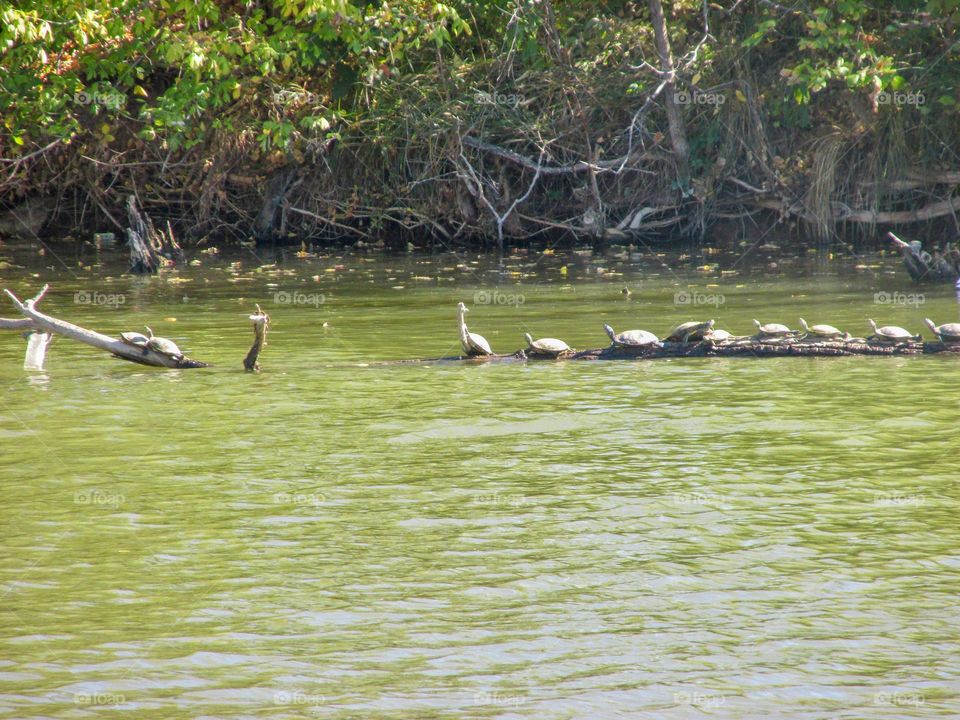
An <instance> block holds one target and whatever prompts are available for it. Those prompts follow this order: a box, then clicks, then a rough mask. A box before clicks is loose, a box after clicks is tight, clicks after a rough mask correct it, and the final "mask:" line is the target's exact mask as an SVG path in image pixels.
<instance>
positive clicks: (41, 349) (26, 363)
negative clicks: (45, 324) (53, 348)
mask: <svg viewBox="0 0 960 720" xmlns="http://www.w3.org/2000/svg"><path fill="white" fill-rule="evenodd" d="M51 342H53V333H48V332H43V331H40V330H35V331H33V332H30V333H27V354H26V355H25V356H24V358H23V369H24V370H43V363H44V361H45V360H46V358H47V348H48V347H50V343H51Z"/></svg>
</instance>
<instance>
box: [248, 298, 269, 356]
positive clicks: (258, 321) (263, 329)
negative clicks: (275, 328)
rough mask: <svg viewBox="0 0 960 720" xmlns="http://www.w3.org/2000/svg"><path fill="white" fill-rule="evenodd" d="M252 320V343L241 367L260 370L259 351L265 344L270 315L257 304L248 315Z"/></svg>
mask: <svg viewBox="0 0 960 720" xmlns="http://www.w3.org/2000/svg"><path fill="white" fill-rule="evenodd" d="M250 320H252V321H253V345H251V346H250V351H249V352H248V353H247V356H246V357H245V358H244V359H243V368H244V370H246V371H247V372H260V363H259V362H258V361H257V360H258V358H259V357H260V351H261V350H262V349H263V348H264V347H266V345H267V330H268V329H269V328H270V316H269V315H267V314H266V313H265V312H264V311H263V310H261V309H260V306H259V305H257V312H256V313H254V314H253V315H251V316H250Z"/></svg>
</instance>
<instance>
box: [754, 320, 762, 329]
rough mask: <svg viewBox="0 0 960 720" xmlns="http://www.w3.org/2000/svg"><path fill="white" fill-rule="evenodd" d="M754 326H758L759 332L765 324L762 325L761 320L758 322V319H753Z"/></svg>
mask: <svg viewBox="0 0 960 720" xmlns="http://www.w3.org/2000/svg"><path fill="white" fill-rule="evenodd" d="M753 324H754V325H756V326H757V330H759V329H760V328H762V327H763V323H761V322H760V321H759V320H757V319H756V318H754V319H753Z"/></svg>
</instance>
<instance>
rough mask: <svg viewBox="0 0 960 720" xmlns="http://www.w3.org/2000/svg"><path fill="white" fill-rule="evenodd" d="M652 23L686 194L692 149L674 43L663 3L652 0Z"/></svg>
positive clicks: (681, 184)
mask: <svg viewBox="0 0 960 720" xmlns="http://www.w3.org/2000/svg"><path fill="white" fill-rule="evenodd" d="M650 20H651V22H652V23H653V32H654V39H655V41H656V45H657V55H659V56H660V71H661V73H662V74H663V79H664V80H666V82H667V86H666V88H665V89H666V93H665V94H666V109H667V123H668V124H669V126H670V142H671V144H672V145H673V155H674V158H675V159H676V163H677V179H678V180H679V181H680V187H681V189H682V190H686V189H687V187H688V186H689V184H690V161H689V157H690V148H689V146H688V145H687V131H686V128H685V127H684V124H683V116H682V115H681V113H680V105H679V103H677V83H676V76H675V74H674V67H673V56H672V55H671V54H670V39H669V38H668V37H667V21H666V20H665V19H664V17H663V5H662V4H661V3H660V0H650Z"/></svg>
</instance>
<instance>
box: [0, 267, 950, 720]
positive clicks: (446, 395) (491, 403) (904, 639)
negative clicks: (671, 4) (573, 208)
mask: <svg viewBox="0 0 960 720" xmlns="http://www.w3.org/2000/svg"><path fill="white" fill-rule="evenodd" d="M235 261H236V263H237V264H233V265H231V263H232V262H235ZM73 264H74V260H73V259H71V260H70V261H69V262H65V263H64V264H63V265H61V264H59V263H56V262H53V261H52V260H50V259H49V258H48V259H47V260H46V261H44V263H43V264H42V265H41V266H39V267H30V266H27V265H24V264H23V263H20V267H17V266H16V265H17V263H14V267H12V268H8V269H5V270H3V271H2V273H3V275H2V281H3V286H5V287H10V288H11V289H13V290H14V291H15V292H17V293H18V294H21V295H29V294H32V293H33V292H35V291H36V290H37V289H38V286H39V285H41V284H42V283H43V282H45V281H50V282H52V289H51V291H50V294H49V296H48V297H47V298H46V299H44V300H43V302H42V304H41V308H42V309H45V310H46V311H47V312H50V313H52V314H56V315H59V316H62V317H64V318H65V319H69V320H72V321H74V322H77V323H79V324H81V325H85V326H89V327H92V328H96V329H98V330H101V331H103V332H107V333H110V334H115V333H117V332H119V331H121V330H139V329H141V328H142V326H143V325H144V324H149V325H151V327H153V329H154V330H155V331H156V332H157V333H158V334H162V335H166V336H169V337H172V338H173V339H174V340H176V341H177V342H178V343H179V344H180V345H181V347H182V348H183V349H184V350H185V351H186V352H187V354H188V355H190V356H192V357H195V358H197V359H201V360H206V361H209V362H212V363H213V364H214V367H212V368H209V369H206V370H189V371H165V370H158V369H153V368H143V367H138V366H135V365H131V364H128V363H124V362H121V361H119V360H115V359H111V358H109V357H107V356H106V355H104V354H103V353H99V352H97V351H95V350H93V349H91V348H88V347H86V346H82V345H78V344H77V343H74V342H71V341H68V340H63V339H60V340H58V341H56V342H55V343H54V345H53V346H52V348H51V350H50V354H49V358H48V363H47V369H46V370H45V371H43V372H37V371H25V370H23V369H21V368H22V362H23V350H24V347H25V344H24V342H23V341H22V339H21V338H20V337H19V335H18V334H17V333H13V332H5V333H2V334H0V387H2V395H0V449H2V455H0V490H2V495H0V497H2V498H3V501H4V512H3V513H2V528H3V530H2V541H3V546H4V547H3V553H2V555H0V597H2V601H0V633H2V639H0V648H2V652H0V713H2V717H9V718H46V717H58V718H59V717H63V718H73V717H76V718H81V717H121V716H122V717H130V718H171V717H193V718H200V717H207V718H225V717H238V718H239V717H245V718H286V717H329V718H366V717H378V718H484V717H504V718H508V717H511V718H618V717H637V718H641V717H642V718H648V717H649V718H687V717H699V716H711V717H731V718H746V717H749V718H754V717H755V718H773V717H792V718H866V717H870V718H873V717H877V718H892V717H897V718H902V717H931V716H940V717H957V716H960V657H958V647H960V613H958V597H960V550H958V545H960V535H958V519H957V518H958V501H960V489H958V484H957V479H958V464H957V452H956V447H957V417H958V410H960V402H958V390H957V388H958V379H960V366H958V364H957V363H958V359H957V358H956V357H938V356H930V357H916V358H904V357H899V358H840V359H809V358H784V359H767V360H754V359H746V358H737V359H686V360H673V361H656V362H626V361H623V362H566V363H549V362H548V363H528V364H524V363H519V362H506V363H489V364H482V363H480V364H478V363H469V364H461V363H426V364H386V363H382V362H380V361H385V360H391V359H413V358H431V357H433V358H436V357H443V356H449V355H452V354H456V353H457V352H458V341H457V336H456V331H455V316H454V306H455V304H456V302H457V301H458V300H461V299H462V300H464V301H466V302H467V303H468V304H469V305H470V306H471V308H472V312H471V313H470V315H469V317H468V319H469V321H470V325H471V329H472V330H474V331H476V332H480V333H482V334H483V335H485V336H486V337H487V338H488V339H489V340H490V342H491V344H492V345H493V347H494V349H496V350H498V351H501V352H508V351H513V350H516V349H518V348H520V347H522V346H523V345H524V343H523V339H522V334H523V332H526V331H529V332H531V333H532V334H533V335H535V336H544V335H549V336H558V337H561V338H563V339H565V340H567V341H568V342H569V343H570V344H571V345H573V346H575V347H577V348H588V347H600V346H602V345H605V344H606V342H607V341H606V337H605V335H604V333H603V330H602V325H603V323H605V322H608V323H610V324H612V325H614V326H615V327H616V328H617V329H618V330H627V329H632V328H646V329H649V330H651V331H654V332H656V333H658V334H664V333H665V332H666V331H667V330H668V329H669V328H670V327H671V326H672V325H673V324H675V323H676V322H679V321H682V320H687V319H691V318H694V317H699V316H715V317H716V318H717V319H718V325H720V326H721V327H726V328H729V329H730V330H732V331H734V332H738V333H747V332H748V331H750V330H751V328H752V323H751V319H752V318H754V317H758V318H760V319H761V320H762V321H764V322H772V321H780V322H786V323H788V324H793V325H795V324H796V323H797V318H798V317H799V316H800V315H803V316H804V317H805V318H806V319H807V320H809V321H810V322H811V323H814V322H830V323H832V324H835V325H838V326H840V327H842V328H844V329H849V330H850V331H851V332H854V333H855V334H863V333H865V332H866V330H867V327H866V319H867V318H868V317H875V318H876V319H877V320H878V321H879V322H880V323H881V324H891V323H893V324H901V325H905V326H907V327H908V328H911V329H912V330H913V331H914V332H921V331H925V328H923V326H922V319H923V317H925V316H931V317H934V318H935V319H937V322H948V321H956V320H957V319H958V318H957V314H958V307H957V301H956V298H955V297H954V296H953V294H952V292H953V291H952V289H951V288H937V287H931V288H921V289H918V288H915V287H913V286H911V285H910V284H909V283H908V281H907V280H906V279H905V278H904V277H903V273H902V271H901V270H900V269H899V268H898V267H897V266H896V263H895V262H891V263H890V264H889V265H886V264H884V263H881V262H878V263H877V264H876V265H875V266H873V267H869V268H860V269H859V270H856V269H854V267H853V264H854V263H852V262H851V263H845V264H839V265H838V266H837V267H834V266H833V265H831V264H829V263H821V264H820V265H816V264H814V265H813V266H811V267H804V268H798V271H799V270H802V272H798V273H797V274H792V273H790V274H786V275H776V276H773V275H768V274H764V272H761V271H756V272H744V273H743V274H740V275H735V276H733V275H732V276H723V277H721V276H720V275H719V274H716V273H713V274H700V273H696V272H693V271H691V272H689V273H682V274H678V275H674V274H673V273H670V272H668V271H666V270H664V269H663V268H662V267H659V266H658V264H657V263H655V262H652V263H650V262H637V263H631V261H630V258H621V259H619V260H618V259H616V258H613V259H610V258H585V257H583V256H574V257H570V258H562V257H559V256H556V257H550V258H548V259H546V260H543V262H541V259H539V258H535V257H520V258H514V259H513V260H511V261H508V262H507V264H506V266H505V267H503V268H497V267H496V265H486V264H484V263H479V262H474V261H473V260H471V259H464V258H462V257H460V258H457V257H453V256H438V257H426V258H422V257H416V256H402V257H395V258H391V257H387V258H373V257H370V258H368V257H363V256H343V257H331V258H305V259H297V258H295V257H292V256H290V257H288V258H286V259H282V260H280V261H279V262H278V264H277V265H276V266H274V267H271V268H267V269H258V268H257V264H256V263H255V262H254V260H253V259H252V258H250V257H247V258H243V257H241V258H236V259H230V258H224V259H220V258H206V257H204V258H203V263H202V264H201V265H200V266H198V267H190V268H187V269H184V270H182V271H179V272H168V273H165V274H164V275H163V276H161V277H160V278H152V279H147V280H139V279H132V278H130V277H128V276H122V275H121V274H120V271H121V270H122V263H115V264H110V263H106V262H105V263H103V264H98V262H97V260H96V258H81V259H80V260H79V264H78V265H77V267H73ZM867 264H869V263H867ZM64 265H66V266H69V267H64ZM458 265H459V266H460V267H459V268H458ZM48 266H49V267H48ZM618 273H623V274H622V275H621V274H618ZM624 284H627V285H629V287H630V288H631V289H632V292H633V295H632V296H631V298H630V299H629V300H627V299H624V297H623V295H622V294H621V293H620V288H621V287H622V286H623V285H624ZM683 292H687V293H689V294H690V295H689V297H691V298H692V300H691V302H714V303H715V304H714V305H697V306H689V305H684V304H683V296H682V295H680V296H678V295H677V293H683ZM75 293H81V294H80V295H79V296H78V295H75ZM83 293H86V295H84V294H83ZM284 293H286V295H284ZM877 293H880V295H877ZM897 293H899V294H900V295H901V296H902V297H900V298H899V300H898V299H897ZM917 293H922V295H920V296H917ZM884 294H886V295H884ZM911 294H912V295H913V298H912V299H911V297H910V295H911ZM711 295H713V296H715V297H714V299H713V301H711V300H710V299H709V296H711ZM110 296H113V297H114V302H113V303H112V304H111V303H110V301H109V298H110ZM120 298H122V302H121V301H120ZM85 299H86V301H87V302H85ZM5 300H6V298H4V301H5ZM484 301H487V302H488V304H483V302H484ZM721 301H722V304H721ZM257 302H259V303H261V304H262V305H263V307H264V309H265V310H266V311H267V312H269V313H270V314H271V316H272V318H273V329H272V331H271V333H270V336H269V341H270V343H269V345H268V347H267V348H266V350H265V352H264V354H263V356H262V364H263V368H264V369H263V372H262V373H261V374H260V375H249V374H245V373H244V372H242V369H241V360H242V358H243V356H244V354H245V352H246V349H247V347H248V346H249V342H250V340H251V337H252V333H251V331H250V326H249V322H248V320H247V318H246V315H247V314H249V313H250V312H251V311H252V310H253V304H254V303H257ZM678 302H679V304H677V303H678ZM6 307H7V308H8V309H7V310H3V311H2V312H0V314H3V315H4V316H8V317H9V316H14V315H15V311H14V310H13V309H12V306H9V305H7V306H6Z"/></svg>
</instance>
